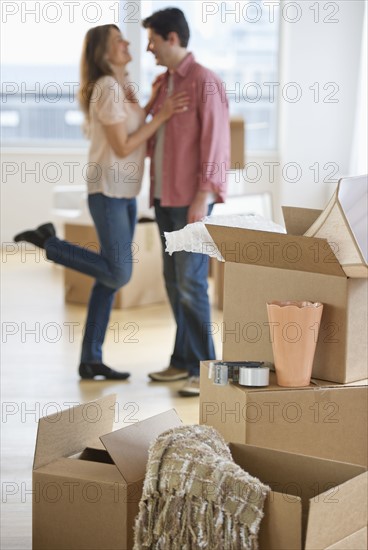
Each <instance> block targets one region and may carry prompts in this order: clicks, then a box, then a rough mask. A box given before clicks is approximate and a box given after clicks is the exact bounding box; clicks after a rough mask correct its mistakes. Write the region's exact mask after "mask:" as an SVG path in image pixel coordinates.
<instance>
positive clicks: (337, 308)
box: [206, 208, 368, 384]
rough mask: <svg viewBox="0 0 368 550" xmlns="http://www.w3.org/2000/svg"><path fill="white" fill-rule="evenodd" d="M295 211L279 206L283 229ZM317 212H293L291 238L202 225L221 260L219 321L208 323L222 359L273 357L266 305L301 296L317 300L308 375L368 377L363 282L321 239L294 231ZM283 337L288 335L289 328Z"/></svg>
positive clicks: (367, 292) (367, 290) (367, 295)
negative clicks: (216, 333)
mask: <svg viewBox="0 0 368 550" xmlns="http://www.w3.org/2000/svg"><path fill="white" fill-rule="evenodd" d="M294 212H295V210H294V209H291V208H288V209H286V210H285V221H286V227H287V228H288V217H289V216H290V214H294ZM316 212H318V211H313V213H312V215H311V213H310V212H309V211H308V210H307V211H305V210H304V209H300V208H299V209H297V215H292V216H291V218H292V221H293V233H294V234H293V235H291V234H280V233H271V232H266V231H254V230H251V229H240V228H234V227H221V226H215V225H206V227H207V229H208V231H209V233H210V235H211V237H212V239H213V241H214V242H215V245H216V246H217V248H218V249H219V251H220V252H221V254H222V256H223V257H224V259H225V290H224V320H223V323H222V325H221V326H219V327H213V330H221V335H222V342H223V359H224V360H226V361H240V360H242V361H244V360H258V361H259V360H265V361H271V362H273V353H272V344H271V342H272V330H271V329H272V327H270V324H269V322H268V317H267V308H266V303H267V302H271V301H273V300H308V301H311V302H322V303H323V304H324V309H323V315H322V321H321V327H320V330H319V335H318V342H317V347H316V353H315V357H314V365H313V371H312V376H313V377H314V378H319V379H323V380H329V381H332V382H338V383H341V384H344V383H347V382H353V381H355V380H362V379H365V378H368V345H367V332H368V326H367V324H368V311H367V304H368V279H350V278H348V277H347V276H346V275H345V273H344V271H343V269H342V268H341V266H340V265H339V263H338V261H337V259H336V257H335V255H334V253H333V250H332V248H331V247H330V245H329V244H328V242H327V241H326V240H325V239H319V238H315V237H304V236H300V235H296V234H295V233H298V232H299V231H301V232H302V231H303V229H305V226H306V225H307V224H309V223H310V221H311V219H313V216H314V215H315V214H316ZM294 328H295V327H294ZM315 329H316V327H314V328H313V327H311V330H315ZM286 337H290V338H291V339H292V338H294V337H295V331H294V332H293V327H291V332H290V333H289V334H286Z"/></svg>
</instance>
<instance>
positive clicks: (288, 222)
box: [282, 206, 322, 235]
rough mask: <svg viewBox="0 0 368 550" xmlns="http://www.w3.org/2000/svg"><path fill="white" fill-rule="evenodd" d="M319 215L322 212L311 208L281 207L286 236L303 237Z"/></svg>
mask: <svg viewBox="0 0 368 550" xmlns="http://www.w3.org/2000/svg"><path fill="white" fill-rule="evenodd" d="M321 213H322V210H314V209H312V208H299V207H296V206H282V214H283V216H284V221H285V227H286V231H287V233H288V235H304V233H305V232H306V231H307V229H309V228H310V226H311V225H312V223H314V222H315V221H316V219H317V218H318V216H319V215H320V214H321Z"/></svg>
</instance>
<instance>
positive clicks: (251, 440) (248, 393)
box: [33, 209, 368, 550]
mask: <svg viewBox="0 0 368 550" xmlns="http://www.w3.org/2000/svg"><path fill="white" fill-rule="evenodd" d="M317 214H318V213H317V212H314V214H313V213H311V212H310V211H308V212H305V211H302V210H298V211H296V210H294V209H293V210H288V211H286V213H285V215H286V217H287V225H288V231H289V234H287V235H283V234H275V233H264V232H260V231H250V230H246V229H236V228H224V227H217V226H208V227H207V228H208V230H209V232H210V233H211V236H212V238H213V239H214V242H215V243H216V245H217V247H218V248H219V250H220V251H221V253H222V256H223V257H224V258H225V290H224V297H225V299H224V320H223V323H222V326H221V327H217V326H211V327H207V328H208V330H213V331H215V330H221V331H222V335H223V358H224V360H229V361H231V360H232V361H234V360H235V361H238V360H243V361H244V360H260V359H262V360H267V361H272V359H273V357H272V347H271V339H270V331H269V324H268V320H267V310H266V302H267V301H270V300H274V299H279V300H304V299H308V300H311V301H320V302H322V303H323V304H324V317H323V318H322V327H321V330H320V337H319V341H318V345H317V349H316V356H315V363H314V370H313V376H314V377H315V379H314V380H313V381H312V382H313V383H312V384H311V385H310V386H308V387H305V388H281V387H279V386H278V385H277V384H276V379H275V375H274V374H272V373H271V380H270V385H269V386H267V387H264V388H246V387H244V386H239V385H236V384H230V385H227V386H225V387H218V386H215V385H214V384H213V382H212V380H210V379H209V377H208V370H209V362H203V363H202V365H201V396H200V421H201V423H204V424H209V425H211V426H213V427H215V428H217V430H218V431H219V432H220V433H221V434H222V435H223V436H224V438H225V439H226V440H227V441H228V442H229V446H230V450H231V453H232V456H233V459H234V461H235V462H236V463H237V464H239V465H240V466H241V467H242V468H244V469H245V470H246V471H248V472H249V473H250V474H251V475H253V476H256V477H258V478H259V479H260V480H261V481H262V482H264V483H266V484H268V485H270V487H271V492H270V494H269V495H268V497H267V499H266V503H265V508H264V518H263V520H262V523H261V527H260V532H259V548H260V550H317V549H318V550H322V549H325V550H366V548H367V494H368V473H367V430H366V428H367V405H368V393H367V390H368V387H367V384H366V381H364V380H363V379H365V378H367V372H366V369H367V364H368V361H367V343H366V335H367V332H366V330H367V302H368V300H367V298H368V296H367V282H368V280H367V279H362V278H354V279H353V278H348V277H347V276H346V274H345V272H344V270H343V269H342V267H341V265H340V264H339V263H338V262H337V261H336V258H335V256H334V254H333V253H332V249H331V247H330V246H329V244H328V242H327V241H326V240H324V239H319V238H314V237H303V236H301V234H302V233H304V232H305V230H306V229H307V228H308V227H309V225H310V223H312V222H313V220H314V219H315V217H316V216H317ZM305 216H307V218H308V219H305ZM311 220H312V221H311ZM290 224H291V225H290ZM290 227H292V228H293V229H292V230H290ZM363 271H364V270H363ZM359 272H361V270H359ZM115 405H116V404H115V396H107V397H103V398H102V399H100V400H98V401H95V402H92V403H86V404H85V405H79V406H77V407H74V408H71V409H69V410H67V411H64V412H63V413H57V414H55V415H51V416H49V417H46V418H43V419H41V420H40V422H39V427H38V435H37V444H36V452H35V459H34V467H33V548H34V550H81V549H85V550H90V549H92V548H93V549H95V550H107V549H109V550H127V549H131V548H132V546H133V538H134V536H133V526H134V521H135V516H136V514H137V512H138V504H139V500H140V498H141V493H142V486H143V480H144V475H145V468H146V463H147V459H148V448H149V445H150V443H151V442H152V441H153V440H154V439H155V438H156V437H157V436H158V435H159V434H160V433H162V432H163V431H164V430H166V429H169V428H173V427H176V426H178V425H180V424H181V421H180V419H179V418H178V416H177V414H176V413H175V411H168V412H167V413H163V414H160V415H157V416H155V417H152V418H150V419H148V420H145V421H142V422H139V423H137V424H134V425H132V426H129V427H126V428H123V429H120V430H117V431H115V432H111V430H112V427H113V420H114V417H116V406H115Z"/></svg>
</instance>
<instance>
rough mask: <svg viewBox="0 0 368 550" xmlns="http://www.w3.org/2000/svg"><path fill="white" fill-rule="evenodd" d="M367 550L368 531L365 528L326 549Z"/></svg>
mask: <svg viewBox="0 0 368 550" xmlns="http://www.w3.org/2000/svg"><path fill="white" fill-rule="evenodd" d="M347 548H349V550H367V548H368V529H367V527H364V528H363V529H359V531H355V533H352V534H351V535H349V536H348V537H346V538H345V539H342V540H339V542H335V543H334V544H333V545H332V546H329V547H328V548H325V550H346V549H347Z"/></svg>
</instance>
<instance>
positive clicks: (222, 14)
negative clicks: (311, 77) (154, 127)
mask: <svg viewBox="0 0 368 550" xmlns="http://www.w3.org/2000/svg"><path fill="white" fill-rule="evenodd" d="M169 6H175V7H178V8H180V9H181V10H182V11H183V12H184V13H185V16H186V18H187V20H188V22H189V27H190V31H191V38H190V41H189V46H188V49H189V50H190V51H192V52H193V53H194V55H195V58H196V60H197V61H199V62H200V63H202V64H203V65H205V66H206V67H209V68H210V69H212V70H213V71H214V72H216V73H217V74H218V75H219V76H220V78H221V80H222V82H224V88H225V89H226V92H227V95H228V99H229V106H230V114H231V115H232V116H241V117H243V118H244V120H245V128H246V147H247V151H259V150H262V151H266V150H273V149H276V134H277V117H276V115H277V102H276V100H277V96H276V90H277V87H276V86H275V84H276V82H277V80H278V45H279V16H278V8H277V6H276V5H274V9H273V10H272V11H269V10H268V9H267V10H266V9H265V6H264V5H263V3H262V2H261V1H260V0H259V1H252V2H250V1H242V2H223V1H221V2H192V1H190V2H188V1H185V0H178V1H176V2H175V3H173V2H170V1H168V0H153V1H148V0H144V1H142V18H145V17H147V16H149V15H150V14H151V13H152V12H153V11H157V10H159V9H163V8H166V7H169ZM146 46H147V40H146V37H145V36H144V37H143V42H142V52H145V50H146ZM141 67H142V72H141V87H142V92H143V94H144V97H145V99H147V97H148V94H149V91H150V84H151V82H152V80H153V79H154V76H155V75H157V74H159V73H160V72H162V70H163V68H162V67H156V66H155V63H154V58H153V56H152V55H151V54H149V53H146V54H145V53H143V54H142V63H141Z"/></svg>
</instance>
